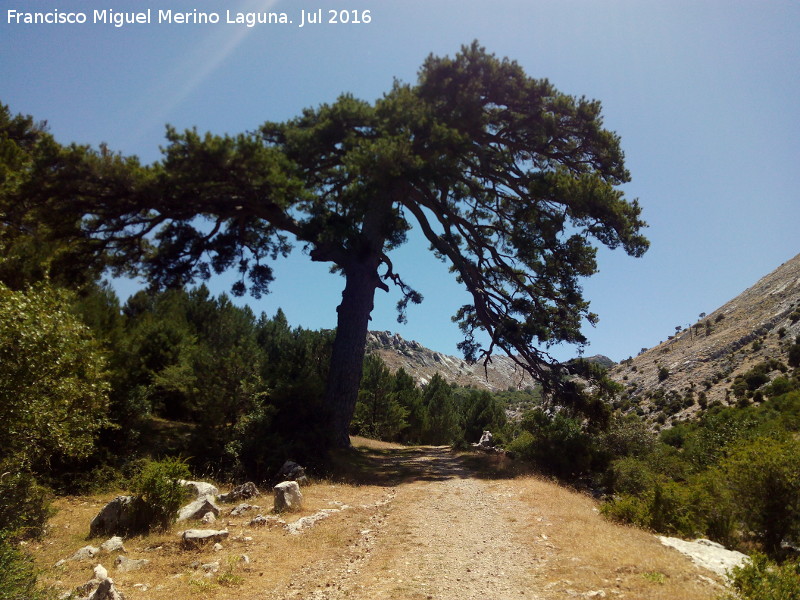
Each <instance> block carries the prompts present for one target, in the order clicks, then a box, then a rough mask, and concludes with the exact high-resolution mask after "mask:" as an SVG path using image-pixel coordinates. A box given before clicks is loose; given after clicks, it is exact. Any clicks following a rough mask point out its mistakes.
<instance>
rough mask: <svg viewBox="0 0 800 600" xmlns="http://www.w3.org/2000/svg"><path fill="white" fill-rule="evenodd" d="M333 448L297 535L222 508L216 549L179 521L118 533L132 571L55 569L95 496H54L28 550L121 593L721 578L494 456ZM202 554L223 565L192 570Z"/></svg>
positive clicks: (423, 590)
mask: <svg viewBox="0 0 800 600" xmlns="http://www.w3.org/2000/svg"><path fill="white" fill-rule="evenodd" d="M344 459H346V461H348V462H349V463H352V464H351V466H350V469H351V472H350V473H349V474H347V475H345V479H347V481H348V482H347V483H342V482H341V481H325V482H316V483H314V484H313V485H311V486H309V487H307V488H306V489H305V490H304V495H305V497H306V508H305V509H304V511H303V512H302V513H300V514H299V515H293V516H285V518H286V520H287V521H290V522H291V521H293V520H297V519H298V518H302V517H307V516H310V515H313V514H316V513H318V512H319V511H321V510H323V509H330V508H331V507H338V508H343V510H339V511H338V512H332V513H331V514H330V515H329V516H328V517H327V518H325V519H324V520H321V521H319V522H317V523H316V524H314V525H313V526H311V527H308V528H306V529H303V530H302V531H301V532H300V533H299V534H297V535H292V534H290V533H288V532H287V531H285V530H281V529H274V528H273V529H270V528H264V527H262V528H255V527H250V526H249V525H248V523H249V521H250V520H251V519H252V517H253V516H254V513H255V511H253V512H251V513H250V514H248V515H246V516H242V517H238V518H234V517H226V516H224V515H225V513H227V512H230V507H228V508H226V509H224V510H223V516H222V517H221V519H220V521H219V522H218V523H217V525H216V527H220V526H225V527H227V528H228V529H229V530H230V532H231V535H230V538H229V539H228V540H227V541H226V542H225V543H224V544H223V549H222V550H218V551H217V552H214V551H213V550H211V549H203V550H197V551H182V550H181V549H180V547H179V544H178V543H177V533H178V528H176V529H175V530H174V531H171V532H167V533H164V534H159V535H155V536H149V537H145V538H134V539H131V540H126V547H127V550H128V556H129V557H130V558H142V557H147V558H148V559H150V560H151V564H150V565H149V566H148V568H147V569H145V570H142V571H139V572H132V573H122V572H116V571H114V569H113V567H112V565H113V563H114V557H113V556H102V555H101V556H99V557H96V558H94V559H91V560H83V561H75V562H68V563H67V564H66V565H62V566H61V567H59V568H54V567H53V566H52V565H53V564H54V563H55V562H56V560H57V559H58V558H64V557H66V556H69V555H70V554H72V553H73V552H74V551H75V550H77V549H78V548H80V547H81V546H82V545H85V544H86V543H87V540H86V538H85V531H86V530H87V529H88V526H87V525H86V524H87V523H88V520H89V519H90V518H91V515H92V514H93V513H94V512H96V510H97V508H98V507H99V506H102V503H103V502H104V501H105V500H106V498H105V497H104V498H99V497H98V498H81V499H62V500H61V501H60V506H61V511H60V512H59V514H58V515H56V517H55V518H54V520H53V526H52V529H51V534H50V535H49V536H48V538H47V539H46V540H44V541H43V542H42V543H40V544H38V545H35V546H34V547H33V548H32V549H33V550H34V553H35V554H36V555H37V559H38V562H39V564H40V565H41V566H42V567H43V568H44V569H45V574H44V577H43V579H44V580H45V581H46V582H49V583H54V584H56V587H58V588H59V589H62V590H64V589H71V588H74V587H75V586H77V585H79V584H80V583H83V582H85V581H86V580H87V579H89V578H90V577H91V572H92V568H93V567H94V565H96V564H97V563H98V562H102V563H103V564H104V565H105V566H106V567H107V568H108V571H109V575H110V576H111V577H112V578H114V580H115V581H116V583H117V585H118V587H119V589H120V590H121V591H122V592H123V593H125V595H126V597H127V598H128V600H140V599H142V600H144V599H152V600H167V599H168V600H183V599H188V598H191V599H193V600H199V599H208V600H217V599H223V598H233V597H236V598H244V599H273V598H274V599H287V600H288V599H293V600H299V599H303V600H344V599H348V600H351V599H352V600H359V599H364V600H366V599H369V600H372V599H376V598H377V599H380V598H386V599H398V600H400V599H403V600H428V599H430V600H434V599H436V600H511V599H515V600H516V599H521V598H527V599H534V600H555V599H561V598H628V599H642V600H644V599H647V600H651V599H652V600H659V599H676V598H680V599H682V600H694V599H698V600H699V599H704V600H712V599H713V598H715V597H716V596H717V595H718V594H719V592H720V591H721V587H720V585H719V582H720V580H719V578H718V577H716V576H715V575H714V574H712V573H711V572H709V571H706V570H704V569H701V568H699V567H696V566H694V565H693V564H692V563H691V562H690V561H689V560H688V559H686V558H685V557H684V556H682V555H681V554H680V553H678V552H677V551H675V550H673V549H671V548H666V547H664V546H662V545H661V544H660V543H659V542H658V540H657V539H656V538H655V537H654V536H652V535H651V534H648V533H646V532H643V531H640V530H636V529H632V528H627V527H621V526H618V525H615V524H613V523H609V522H607V521H606V520H604V519H603V518H602V517H601V516H600V514H599V512H598V509H597V505H596V503H595V502H594V501H593V500H592V499H591V498H589V497H587V496H585V495H582V494H578V493H575V492H573V491H570V490H568V489H565V488H563V487H561V486H558V485H556V484H554V483H552V482H549V481H546V480H543V479H540V478H537V477H534V476H521V477H520V476H518V477H513V478H511V477H509V475H510V473H509V465H508V464H501V463H502V462H503V461H502V460H501V459H499V458H493V457H484V456H483V455H478V456H476V455H458V454H455V453H452V452H451V451H450V450H449V449H447V448H439V447H422V448H399V447H395V448H392V447H385V446H384V447H381V446H373V447H362V448H357V449H355V450H354V451H353V452H352V453H351V454H350V455H348V456H346V457H344ZM259 504H261V505H262V506H268V505H269V499H267V498H264V499H262V500H261V501H260V502H259ZM259 512H262V513H263V514H267V512H268V511H267V510H265V509H261V510H260V511H259ZM84 521H86V523H84ZM193 526H197V525H196V524H195V525H193ZM184 528H185V526H184ZM90 541H91V542H92V543H93V544H95V545H98V544H99V542H100V541H101V540H90ZM243 555H245V556H247V560H244V559H242V556H243ZM211 562H218V563H219V564H220V570H219V571H215V572H209V573H205V572H203V570H202V568H201V569H198V567H197V565H198V564H201V565H202V564H208V563H211Z"/></svg>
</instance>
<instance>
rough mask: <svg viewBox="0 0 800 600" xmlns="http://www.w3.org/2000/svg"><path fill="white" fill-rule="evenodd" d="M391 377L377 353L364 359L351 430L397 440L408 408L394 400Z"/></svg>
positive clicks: (404, 426) (393, 381) (372, 436)
mask: <svg viewBox="0 0 800 600" xmlns="http://www.w3.org/2000/svg"><path fill="white" fill-rule="evenodd" d="M394 388H395V378H394V376H393V375H392V374H391V373H390V372H389V368H388V367H387V366H386V364H385V363H384V362H383V360H381V358H380V357H379V356H378V355H377V354H370V355H368V356H367V358H366V360H365V361H364V372H363V375H362V376H361V389H360V390H359V394H358V402H357V403H356V408H355V412H354V414H353V420H352V422H351V431H353V432H354V433H356V434H358V435H363V436H366V437H370V438H374V439H379V440H391V441H394V440H398V439H400V435H401V434H402V432H403V430H404V429H406V428H407V427H408V422H407V421H406V418H407V417H408V413H409V411H408V409H407V408H405V407H404V406H403V404H402V403H401V402H400V401H399V400H398V398H397V394H396V392H395V389H394Z"/></svg>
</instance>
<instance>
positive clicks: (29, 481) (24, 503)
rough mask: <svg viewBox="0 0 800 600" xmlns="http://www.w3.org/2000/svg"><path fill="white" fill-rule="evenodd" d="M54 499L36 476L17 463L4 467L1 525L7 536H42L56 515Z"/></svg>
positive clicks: (0, 489) (1, 469)
mask: <svg viewBox="0 0 800 600" xmlns="http://www.w3.org/2000/svg"><path fill="white" fill-rule="evenodd" d="M50 499H51V493H50V491H49V490H48V489H47V488H45V487H43V486H41V485H40V484H39V483H38V481H37V480H36V478H35V476H34V475H33V473H31V472H30V471H28V470H24V469H22V468H20V466H19V464H17V463H15V462H13V461H5V462H3V463H2V464H0V523H2V530H3V531H4V532H5V534H6V535H8V536H13V537H14V538H26V537H38V536H40V535H41V534H42V533H43V532H44V528H45V525H46V523H47V519H48V518H49V517H50V515H51V514H52V511H51V509H50Z"/></svg>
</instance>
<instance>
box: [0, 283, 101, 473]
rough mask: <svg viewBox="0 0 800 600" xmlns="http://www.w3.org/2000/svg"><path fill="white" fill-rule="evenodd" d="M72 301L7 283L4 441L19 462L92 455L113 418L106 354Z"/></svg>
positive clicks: (0, 420)
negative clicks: (96, 441) (109, 415)
mask: <svg viewBox="0 0 800 600" xmlns="http://www.w3.org/2000/svg"><path fill="white" fill-rule="evenodd" d="M70 301H71V296H69V294H67V293H66V292H63V291H59V290H55V289H53V288H51V287H48V286H47V285H39V286H37V287H35V288H32V289H29V290H27V291H25V292H16V291H12V290H9V289H8V288H6V287H5V286H3V285H2V284H0V447H1V448H2V449H3V454H4V456H6V457H12V458H13V460H14V462H17V463H19V464H20V465H25V466H28V465H33V466H37V464H38V463H44V464H47V463H48V462H49V461H50V460H51V459H52V458H53V457H55V456H67V457H72V458H82V457H86V456H88V455H89V454H90V453H91V451H92V449H93V446H94V439H95V436H96V434H97V433H98V432H99V431H100V429H101V428H102V427H103V426H105V425H106V424H107V421H106V411H107V406H108V389H109V385H108V382H107V374H106V372H105V361H104V359H103V356H102V354H101V352H100V348H99V345H98V344H97V343H96V342H95V340H94V339H92V336H91V334H90V332H89V329H88V328H87V327H85V326H84V325H83V324H81V323H80V321H79V320H78V318H77V317H76V316H75V315H74V314H72V311H71V308H70Z"/></svg>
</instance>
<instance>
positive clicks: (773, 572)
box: [720, 553, 800, 600]
mask: <svg viewBox="0 0 800 600" xmlns="http://www.w3.org/2000/svg"><path fill="white" fill-rule="evenodd" d="M731 586H732V587H733V589H734V590H735V592H728V593H726V594H724V595H722V596H721V597H720V600H797V598H798V594H799V593H800V591H799V590H800V562H798V561H797V560H794V561H786V562H784V563H783V564H776V563H774V562H772V561H770V560H769V559H768V558H767V557H766V556H765V555H764V554H760V553H756V554H753V555H751V556H750V561H749V562H748V563H746V564H745V565H743V566H741V567H734V569H733V572H732V573H731Z"/></svg>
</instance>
